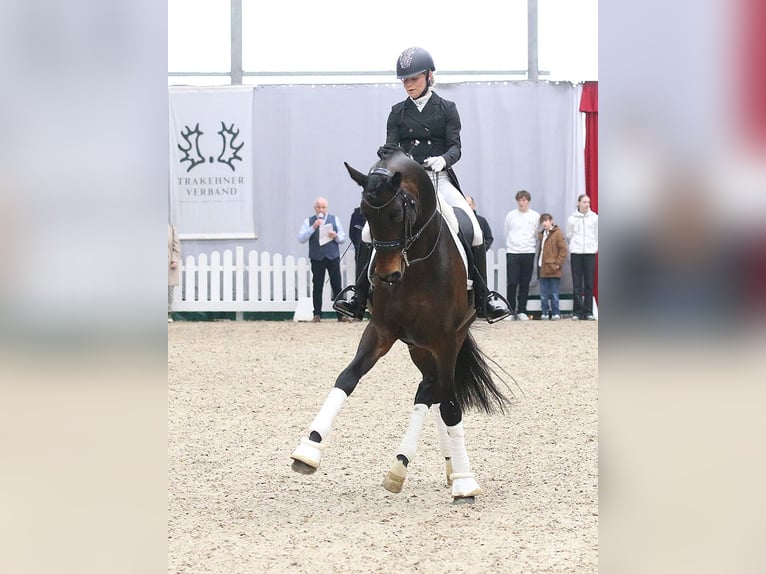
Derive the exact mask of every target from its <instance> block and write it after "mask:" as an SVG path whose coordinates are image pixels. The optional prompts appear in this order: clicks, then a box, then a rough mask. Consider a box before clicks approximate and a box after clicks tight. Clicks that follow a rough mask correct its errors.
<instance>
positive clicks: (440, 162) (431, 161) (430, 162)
mask: <svg viewBox="0 0 766 574" xmlns="http://www.w3.org/2000/svg"><path fill="white" fill-rule="evenodd" d="M423 163H424V164H426V165H427V166H428V167H430V168H431V170H432V171H436V172H439V171H441V170H443V169H444V168H445V167H447V160H445V159H444V158H443V157H442V156H440V155H437V156H435V157H427V158H426V161H424V162H423Z"/></svg>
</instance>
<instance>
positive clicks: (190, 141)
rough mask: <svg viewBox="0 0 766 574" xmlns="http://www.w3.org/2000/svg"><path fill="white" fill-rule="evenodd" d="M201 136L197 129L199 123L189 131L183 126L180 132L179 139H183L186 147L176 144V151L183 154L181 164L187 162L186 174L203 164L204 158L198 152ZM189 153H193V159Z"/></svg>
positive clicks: (188, 128)
mask: <svg viewBox="0 0 766 574" xmlns="http://www.w3.org/2000/svg"><path fill="white" fill-rule="evenodd" d="M202 134H203V132H201V131H200V129H199V122H198V123H197V125H196V126H194V129H191V128H190V127H189V126H184V129H183V130H181V137H182V138H184V141H185V142H186V143H187V146H186V147H184V146H182V145H181V144H178V149H180V150H181V151H182V152H184V156H183V157H182V158H181V163H183V162H185V161H188V162H189V167H187V168H186V172H187V173H188V172H190V171H191V170H192V169H194V168H195V167H197V166H198V165H199V164H201V163H205V158H204V157H202V153H200V151H199V137H200V136H201V135H202ZM190 152H194V157H192V156H191V155H190ZM212 159H213V158H210V160H211V161H212Z"/></svg>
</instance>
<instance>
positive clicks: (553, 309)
mask: <svg viewBox="0 0 766 574" xmlns="http://www.w3.org/2000/svg"><path fill="white" fill-rule="evenodd" d="M540 225H541V226H542V231H541V232H540V234H539V235H538V239H539V241H540V257H539V258H538V260H537V276H538V278H539V279H540V308H541V309H542V316H541V317H540V318H541V319H551V320H553V321H558V320H559V319H561V311H560V310H559V286H560V284H561V273H562V268H563V267H564V261H566V259H567V253H568V251H567V242H566V239H564V234H563V233H562V232H561V229H560V228H559V226H558V225H556V224H555V223H554V222H553V216H552V215H551V214H550V213H543V214H542V215H541V216H540Z"/></svg>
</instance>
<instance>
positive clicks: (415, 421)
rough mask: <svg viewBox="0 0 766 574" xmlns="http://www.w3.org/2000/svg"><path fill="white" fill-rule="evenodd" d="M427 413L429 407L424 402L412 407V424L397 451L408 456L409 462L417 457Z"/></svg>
mask: <svg viewBox="0 0 766 574" xmlns="http://www.w3.org/2000/svg"><path fill="white" fill-rule="evenodd" d="M427 414H428V407H427V406H426V405H424V404H417V405H415V406H414V407H413V408H412V414H411V415H410V424H409V425H408V426H407V431H406V432H405V433H404V437H403V438H402V444H400V445H399V452H398V453H397V454H403V455H404V456H406V457H407V460H408V461H409V462H412V459H414V458H415V453H416V452H417V450H418V440H420V433H421V432H423V423H424V422H425V421H426V415H427Z"/></svg>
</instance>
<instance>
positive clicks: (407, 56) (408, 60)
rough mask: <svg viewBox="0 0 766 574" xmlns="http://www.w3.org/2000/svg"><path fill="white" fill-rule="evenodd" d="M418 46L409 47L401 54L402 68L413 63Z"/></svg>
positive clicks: (400, 62)
mask: <svg viewBox="0 0 766 574" xmlns="http://www.w3.org/2000/svg"><path fill="white" fill-rule="evenodd" d="M415 50H417V48H407V49H406V50H405V51H404V52H402V55H401V56H399V65H400V66H401V67H402V68H409V67H410V66H411V65H412V57H413V56H414V55H415Z"/></svg>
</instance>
